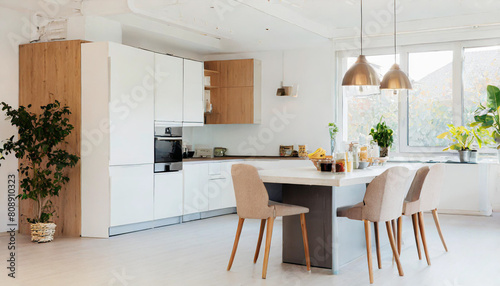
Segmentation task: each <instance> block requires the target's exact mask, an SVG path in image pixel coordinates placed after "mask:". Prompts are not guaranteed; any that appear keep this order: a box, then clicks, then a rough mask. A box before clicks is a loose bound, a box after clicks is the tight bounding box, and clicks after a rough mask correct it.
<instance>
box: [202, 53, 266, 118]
mask: <svg viewBox="0 0 500 286" xmlns="http://www.w3.org/2000/svg"><path fill="white" fill-rule="evenodd" d="M261 70H262V68H261V62H260V61H259V60H255V59H243V60H227V61H208V62H205V76H210V86H206V87H205V89H206V90H209V91H210V103H211V104H212V111H211V112H210V113H206V114H205V123H206V124H258V123H260V122H261V81H262V79H261Z"/></svg>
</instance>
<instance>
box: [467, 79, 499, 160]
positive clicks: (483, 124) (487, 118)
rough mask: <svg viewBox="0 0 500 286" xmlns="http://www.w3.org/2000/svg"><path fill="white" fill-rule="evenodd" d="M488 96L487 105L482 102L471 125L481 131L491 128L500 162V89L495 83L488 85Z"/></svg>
mask: <svg viewBox="0 0 500 286" xmlns="http://www.w3.org/2000/svg"><path fill="white" fill-rule="evenodd" d="M487 92H488V97H487V101H486V104H485V105H482V104H480V105H479V107H478V108H477V110H476V111H475V112H474V120H475V122H473V123H472V124H471V125H472V126H477V127H478V128H479V130H481V131H488V130H491V133H489V134H490V136H488V137H485V138H489V139H490V141H491V142H492V143H493V142H495V143H496V146H495V147H496V149H497V156H498V161H499V162H500V89H499V88H498V87H496V86H493V85H488V87H487Z"/></svg>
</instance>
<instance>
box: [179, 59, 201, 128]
mask: <svg viewBox="0 0 500 286" xmlns="http://www.w3.org/2000/svg"><path fill="white" fill-rule="evenodd" d="M203 75H204V73H203V63H202V62H197V61H192V60H186V59H185V60H184V119H183V121H184V122H185V123H187V124H186V125H189V124H190V123H191V124H192V123H195V125H203V120H204V109H203V92H204V87H203Z"/></svg>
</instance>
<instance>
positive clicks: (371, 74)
mask: <svg viewBox="0 0 500 286" xmlns="http://www.w3.org/2000/svg"><path fill="white" fill-rule="evenodd" d="M360 7H361V54H360V56H359V57H358V59H357V60H356V63H354V65H353V66H352V67H351V68H350V69H349V70H348V71H347V72H346V74H345V75H344V79H343V80H342V85H343V86H377V87H378V86H379V85H380V78H379V75H378V73H377V72H376V71H375V69H374V68H373V67H372V66H371V65H370V64H369V63H368V61H367V60H366V57H365V56H364V55H363V0H361V6H360Z"/></svg>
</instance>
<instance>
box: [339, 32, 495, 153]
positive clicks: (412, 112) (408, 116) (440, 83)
mask: <svg viewBox="0 0 500 286" xmlns="http://www.w3.org/2000/svg"><path fill="white" fill-rule="evenodd" d="M391 50H392V49H380V50H377V51H375V52H377V55H376V56H367V60H368V61H369V62H370V63H371V64H372V66H374V67H375V68H376V69H378V71H379V73H380V77H381V78H382V75H384V74H385V73H386V72H387V71H388V70H389V68H390V67H391V66H392V64H393V63H394V55H393V54H392V53H391ZM399 51H400V54H399V55H397V59H398V61H399V62H401V69H402V70H403V71H405V72H406V73H407V75H408V76H409V78H410V80H411V81H412V84H413V90H409V91H407V92H406V91H404V92H399V94H393V93H391V92H389V91H382V92H381V93H380V94H377V95H372V96H364V97H363V96H361V97H360V96H351V93H350V91H351V90H350V89H349V88H345V87H341V86H340V87H339V94H341V95H342V96H341V97H339V98H338V101H339V111H340V114H342V118H341V120H342V122H339V123H341V126H342V128H343V130H342V135H343V138H342V140H343V141H348V142H351V141H358V142H359V141H361V142H363V139H364V138H366V137H367V135H368V134H369V132H370V129H371V128H372V127H373V126H374V125H376V124H377V122H378V121H379V120H380V118H381V117H382V116H383V117H384V120H385V121H386V122H387V124H388V125H389V127H390V128H392V129H393V130H394V132H395V138H394V146H393V148H392V149H393V151H396V152H402V153H407V152H420V153H422V152H428V153H430V152H432V153H434V152H441V151H442V150H443V146H445V145H447V143H448V142H446V140H442V139H438V138H437V136H438V135H439V134H441V133H443V132H446V131H447V130H448V126H447V125H448V124H454V125H465V126H466V125H468V124H470V123H471V122H473V120H474V118H473V112H474V111H475V110H476V109H477V107H478V105H479V104H480V103H484V102H485V101H486V87H487V85H490V84H491V85H496V86H500V39H493V40H481V41H466V42H455V43H443V44H433V45H415V46H407V47H400V49H399ZM368 52H370V51H368ZM338 58H339V64H341V66H342V70H341V72H339V73H338V76H339V81H341V80H342V77H343V76H344V74H345V72H346V71H347V69H348V68H349V67H351V66H352V64H354V62H355V61H356V57H353V56H352V53H350V51H347V52H339V53H338ZM351 89H352V88H351ZM365 93H366V91H365ZM357 94H359V90H358V91H357ZM482 152H488V153H490V152H491V153H493V152H496V151H495V150H493V149H488V148H485V149H484V150H482Z"/></svg>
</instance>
